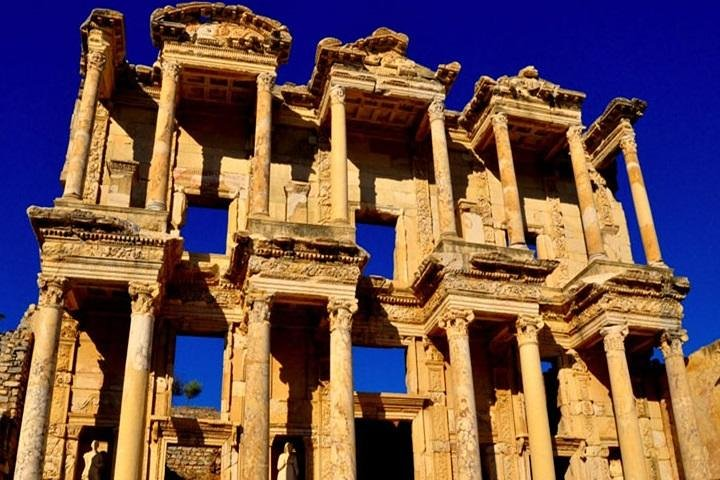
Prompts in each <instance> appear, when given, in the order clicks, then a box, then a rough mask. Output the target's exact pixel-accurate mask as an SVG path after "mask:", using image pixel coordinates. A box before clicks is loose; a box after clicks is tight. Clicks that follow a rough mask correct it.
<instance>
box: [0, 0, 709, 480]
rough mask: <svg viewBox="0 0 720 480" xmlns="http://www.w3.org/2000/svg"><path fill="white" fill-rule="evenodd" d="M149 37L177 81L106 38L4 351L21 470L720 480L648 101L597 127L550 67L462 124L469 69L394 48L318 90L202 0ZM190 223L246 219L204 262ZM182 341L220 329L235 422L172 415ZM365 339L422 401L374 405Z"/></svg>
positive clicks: (388, 38)
mask: <svg viewBox="0 0 720 480" xmlns="http://www.w3.org/2000/svg"><path fill="white" fill-rule="evenodd" d="M150 23H151V35H152V41H153V43H154V45H155V46H156V47H157V49H158V50H159V55H158V60H157V62H156V63H155V64H154V65H152V66H143V65H133V64H131V63H129V62H128V60H127V58H126V51H125V38H124V23H123V15H122V14H121V13H119V12H115V11H111V10H94V11H93V12H92V13H91V15H90V17H89V18H88V20H87V21H86V22H85V23H84V24H83V25H82V27H81V32H82V57H81V72H82V76H83V82H82V88H81V90H80V92H79V94H78V100H77V102H76V104H75V110H74V114H73V117H72V122H71V129H70V141H69V145H68V150H67V159H66V161H65V165H64V168H63V170H62V173H61V176H60V179H61V183H62V184H63V189H64V190H63V192H62V195H61V196H60V197H58V198H57V199H56V200H55V202H54V204H53V205H52V206H51V207H31V208H30V209H29V210H28V215H29V217H30V221H31V223H32V227H33V229H34V231H35V234H36V236H37V240H38V242H39V246H40V259H41V271H40V275H39V302H38V304H37V306H36V307H33V308H32V309H31V310H29V312H28V315H26V318H25V319H24V321H23V322H22V324H21V327H20V328H19V330H17V331H16V332H12V333H8V334H6V336H5V337H3V340H2V342H1V344H2V349H0V380H2V390H0V401H6V402H7V404H8V405H10V404H11V407H12V408H10V407H9V408H7V409H6V410H4V411H5V412H6V413H5V414H3V418H2V422H3V423H2V424H0V428H2V430H0V462H3V463H2V472H1V473H0V478H10V477H11V476H12V475H14V478H16V479H23V480H26V479H39V478H45V479H67V480H70V479H73V480H74V479H80V478H87V471H88V470H87V469H88V468H89V464H90V463H91V462H90V460H91V459H93V458H94V457H93V455H95V450H98V451H100V452H102V453H103V454H104V456H103V458H104V461H105V464H106V467H105V468H106V470H107V477H106V478H109V477H110V475H111V476H112V478H114V479H116V480H124V479H153V480H154V479H163V478H165V479H170V478H212V479H228V480H229V479H233V480H234V479H253V480H260V479H263V480H266V479H268V478H271V479H273V480H274V479H276V478H282V479H298V478H299V479H313V478H314V479H332V480H346V479H355V478H361V479H362V478H368V479H370V478H372V479H376V478H393V479H416V480H425V479H427V480H430V479H439V480H444V479H457V480H466V479H480V478H484V479H519V480H520V479H531V478H532V479H535V480H548V479H555V478H557V479H567V480H570V479H572V480H580V479H608V478H624V479H626V480H640V479H643V480H644V479H663V480H670V479H687V480H691V479H692V480H695V479H698V480H700V479H702V480H705V479H708V478H711V477H712V478H718V476H720V466H718V465H715V464H710V463H709V460H708V454H709V452H710V453H711V452H712V448H711V447H712V446H713V443H708V444H707V445H706V444H705V443H704V440H705V439H707V438H711V436H712V432H710V431H709V430H708V427H707V425H700V424H699V423H698V421H697V419H696V413H698V412H697V411H696V409H695V408H694V407H693V401H692V399H691V389H690V385H691V382H690V379H689V377H688V373H687V371H686V367H685V362H684V357H683V352H682V345H683V342H684V340H685V339H686V336H685V332H684V330H683V328H682V317H683V310H682V306H681V302H682V300H683V299H684V298H685V296H686V294H687V292H688V289H689V283H688V280H687V279H686V278H684V277H681V276H676V275H675V274H674V273H673V270H672V269H671V268H669V267H668V266H667V265H666V264H664V263H663V260H662V256H661V252H660V247H659V243H658V238H657V235H656V231H655V227H654V225H653V219H652V214H651V208H650V204H649V201H648V195H647V193H646V188H645V184H644V182H643V175H642V170H641V166H640V163H639V157H638V147H637V144H636V140H635V135H634V131H633V124H634V123H635V122H636V121H637V120H638V119H639V118H640V117H641V116H642V114H643V111H644V109H645V103H644V102H643V101H641V100H637V99H633V100H628V99H625V98H616V99H614V100H613V101H611V102H610V104H609V105H608V106H607V108H606V110H605V111H604V113H603V114H602V115H601V116H600V117H599V118H597V119H595V120H594V121H592V122H591V123H590V126H589V127H587V128H584V127H583V121H582V119H581V113H582V108H581V107H582V103H583V100H584V98H585V94H584V93H581V92H579V91H576V90H570V89H567V88H564V87H561V86H559V85H557V84H555V83H551V82H550V81H548V80H544V79H542V78H541V77H540V76H539V74H538V71H537V70H536V69H535V68H533V67H526V68H523V69H522V70H520V72H519V73H517V74H515V75H508V76H502V77H500V78H497V79H494V78H490V77H486V76H483V77H481V78H480V79H479V80H478V81H477V83H476V84H475V90H474V93H473V95H472V98H470V99H469V100H468V102H467V104H466V105H465V107H464V108H463V110H462V111H452V110H448V109H446V108H445V107H444V99H445V96H446V95H447V93H448V91H449V89H450V88H451V87H452V85H453V82H454V81H455V79H456V77H457V75H458V73H459V71H460V65H459V64H458V63H457V62H449V63H447V64H443V65H439V66H438V67H437V68H436V69H434V70H433V69H430V68H426V67H424V66H422V65H419V64H418V63H416V62H414V61H413V60H411V59H410V58H409V57H408V56H407V48H408V38H407V36H406V35H404V34H402V33H397V32H394V31H392V30H389V29H387V28H380V29H377V30H375V31H374V32H372V33H371V34H370V35H369V36H367V37H365V38H361V39H359V40H356V41H354V42H351V43H343V42H342V41H340V40H337V39H334V38H326V39H324V40H322V41H321V42H320V43H319V45H318V47H317V53H316V56H315V66H314V69H313V72H312V76H311V78H310V79H309V81H308V83H307V84H306V85H302V86H298V85H294V84H289V83H286V84H284V85H278V84H276V83H275V79H276V74H277V70H278V68H280V67H281V66H282V65H283V64H284V63H286V62H287V60H288V56H289V52H290V46H291V35H290V32H289V31H288V30H287V28H286V27H285V26H283V25H282V24H281V23H279V22H278V21H276V20H273V19H270V18H266V17H263V16H260V15H258V14H255V13H253V12H252V11H251V10H249V9H247V8H245V7H242V6H224V5H222V4H217V3H214V4H210V3H188V4H180V5H178V6H176V7H165V8H162V9H158V10H156V11H155V12H154V13H153V14H152V17H151V22H150ZM448 53H450V54H451V53H452V52H448ZM619 168H623V169H627V177H628V178H629V183H630V189H631V191H632V200H633V206H634V208H633V210H634V212H636V215H637V222H638V224H639V226H640V232H639V234H640V237H641V240H642V245H643V247H644V250H645V257H646V258H647V264H639V263H636V262H635V261H634V260H633V258H632V255H631V250H630V241H629V233H628V227H627V218H626V216H625V213H624V210H623V206H622V205H621V204H620V203H619V202H618V201H617V200H616V198H615V192H616V191H617V188H618V185H617V183H618V180H617V178H618V175H617V169H619ZM193 206H203V207H212V208H215V209H221V210H223V211H224V212H226V213H227V222H226V223H224V224H223V225H222V226H221V228H220V227H219V229H218V231H220V235H221V236H222V238H223V239H225V244H226V249H225V252H224V253H223V254H209V253H206V252H188V251H187V249H186V248H184V240H183V229H184V227H185V224H186V218H187V215H186V213H187V211H188V209H190V208H191V207H193ZM626 207H627V206H626ZM188 222H192V216H191V217H190V218H189V220H188ZM368 224H370V225H372V224H376V225H384V226H386V227H388V228H392V229H393V231H394V235H395V240H394V245H390V248H391V249H393V251H394V253H393V256H394V273H393V275H392V278H383V277H380V276H372V275H365V274H364V273H363V272H364V268H365V266H366V263H367V261H368V258H369V256H370V255H372V254H373V251H372V249H371V251H370V252H369V253H368V251H367V250H366V249H364V248H362V247H361V246H359V245H358V244H357V243H356V230H357V226H358V225H368ZM216 233H218V232H210V231H208V232H207V234H208V235H213V234H216ZM179 335H204V336H212V337H221V338H224V339H225V343H224V345H225V349H224V357H223V360H222V364H218V365H217V366H216V369H217V370H221V371H222V394H221V406H220V409H219V411H218V412H214V413H213V414H211V415H200V414H197V415H195V414H193V413H192V411H191V412H190V414H188V413H187V412H184V413H183V414H180V413H178V411H177V410H175V409H173V408H172V405H173V400H172V392H173V383H174V382H175V381H176V379H174V378H173V372H174V362H175V345H176V337H178V336H179ZM353 346H365V347H383V348H387V347H394V348H399V349H402V350H403V352H404V358H405V360H406V361H405V365H404V371H405V386H406V389H405V390H406V391H405V392H404V393H391V392H371V393H364V392H355V391H354V388H353V361H352V358H353V357H352V347H353ZM655 347H659V349H660V350H661V351H662V355H663V356H664V366H663V365H662V364H661V363H659V362H656V361H652V360H651V355H652V352H653V349H654V348H655ZM201 353H202V352H198V353H196V354H201ZM6 367H7V368H6ZM8 372H9V373H8ZM3 375H5V376H3ZM6 377H7V378H6ZM25 387H26V389H25ZM710 388H712V387H710ZM716 403H717V402H716ZM3 405H5V403H4V404H3ZM23 413H24V414H23ZM704 418H707V417H706V415H705V414H703V419H704ZM703 423H707V422H703ZM708 432H710V433H708ZM712 438H714V437H712ZM286 444H290V446H289V447H288V446H286ZM292 450H294V453H287V452H288V451H292ZM98 455H99V454H98ZM289 456H292V457H293V458H294V460H292V462H290V461H287V462H286V463H283V462H285V461H286V460H287V459H288V458H289ZM283 459H285V460H283ZM93 462H94V460H93ZM93 465H94V463H93ZM278 465H280V466H278ZM283 465H284V466H283ZM293 465H295V466H297V470H295V469H294V468H291V467H292V466H293ZM93 468H94V467H93ZM278 469H279V471H278ZM712 469H717V471H715V472H713V471H712ZM378 471H379V472H380V473H378ZM13 472H14V473H13ZM382 472H385V473H384V474H383V473H382Z"/></svg>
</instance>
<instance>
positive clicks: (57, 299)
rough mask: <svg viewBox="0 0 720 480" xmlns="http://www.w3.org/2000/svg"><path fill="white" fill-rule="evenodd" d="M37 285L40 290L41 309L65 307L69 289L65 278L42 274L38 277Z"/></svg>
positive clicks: (39, 301) (39, 302)
mask: <svg viewBox="0 0 720 480" xmlns="http://www.w3.org/2000/svg"><path fill="white" fill-rule="evenodd" d="M37 285H38V288H39V289H40V294H39V298H38V304H39V305H40V306H41V307H53V308H62V307H63V303H64V300H65V292H66V291H67V287H68V282H67V279H66V278H65V277H54V276H50V275H45V274H43V273H41V274H39V275H38V279H37Z"/></svg>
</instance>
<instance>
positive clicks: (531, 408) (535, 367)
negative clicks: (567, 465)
mask: <svg viewBox="0 0 720 480" xmlns="http://www.w3.org/2000/svg"><path fill="white" fill-rule="evenodd" d="M515 326H516V337H517V342H518V350H519V352H520V370H521V375H522V385H523V393H524V394H525V415H526V416H527V424H528V425H527V427H528V441H529V443H530V465H531V468H532V476H533V478H542V479H547V480H554V479H555V463H554V460H553V449H552V437H551V435H550V421H549V420H548V413H547V399H546V397H545V382H544V379H543V374H542V365H541V360H540V349H539V348H538V332H539V331H540V329H541V328H542V327H543V322H542V320H540V319H539V318H536V317H525V316H522V317H520V318H518V320H517V322H516V324H515Z"/></svg>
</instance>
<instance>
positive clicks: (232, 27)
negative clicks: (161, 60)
mask: <svg viewBox="0 0 720 480" xmlns="http://www.w3.org/2000/svg"><path fill="white" fill-rule="evenodd" d="M150 25H151V31H152V40H153V43H154V44H155V46H156V47H158V48H162V45H163V43H165V42H166V41H172V42H177V43H187V44H193V45H198V46H205V47H215V48H220V49H229V50H238V51H245V52H251V53H255V54H260V55H266V56H272V57H276V58H277V63H278V64H280V63H285V62H286V61H287V58H288V56H289V54H290V43H291V41H292V37H291V36H290V33H289V32H288V29H287V27H286V26H285V25H283V24H282V23H280V22H278V21H277V20H273V19H271V18H268V17H263V16H261V15H257V14H255V13H253V11H252V10H250V9H249V8H247V7H245V6H242V5H227V6H226V5H224V4H221V3H207V2H192V3H185V4H180V5H178V6H174V7H172V6H168V7H163V8H159V9H157V10H155V11H154V12H153V14H152V16H151V18H150Z"/></svg>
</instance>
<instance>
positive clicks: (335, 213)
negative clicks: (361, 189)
mask: <svg viewBox="0 0 720 480" xmlns="http://www.w3.org/2000/svg"><path fill="white" fill-rule="evenodd" d="M330 149H331V151H330V202H331V205H330V211H331V217H330V218H331V221H332V222H333V223H342V224H344V223H348V178H347V175H348V167H347V132H346V125H345V89H344V88H343V87H340V86H335V87H332V88H331V89H330Z"/></svg>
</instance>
